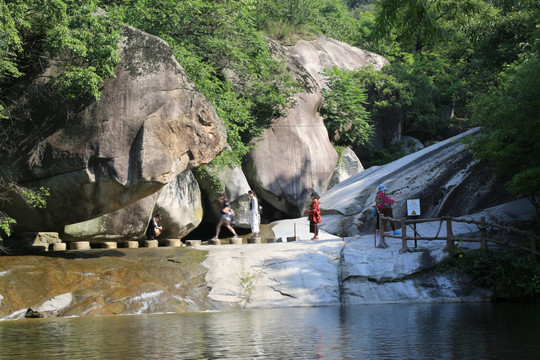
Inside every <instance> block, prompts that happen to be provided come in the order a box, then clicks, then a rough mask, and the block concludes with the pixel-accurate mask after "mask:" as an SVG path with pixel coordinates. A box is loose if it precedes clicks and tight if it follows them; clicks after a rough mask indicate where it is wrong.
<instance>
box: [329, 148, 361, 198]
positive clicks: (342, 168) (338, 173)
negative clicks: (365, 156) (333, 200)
mask: <svg viewBox="0 0 540 360" xmlns="http://www.w3.org/2000/svg"><path fill="white" fill-rule="evenodd" d="M362 171H364V166H362V162H360V159H358V156H356V154H355V153H354V151H352V150H351V149H350V148H345V149H343V151H342V152H341V154H340V155H339V159H338V162H337V164H336V168H335V169H334V173H333V174H332V177H331V178H330V182H329V184H328V188H331V187H332V186H334V185H337V184H339V183H340V182H342V181H345V180H347V179H348V178H350V177H351V176H353V175H356V174H358V173H359V172H362Z"/></svg>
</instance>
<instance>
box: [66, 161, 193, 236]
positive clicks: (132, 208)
mask: <svg viewBox="0 0 540 360" xmlns="http://www.w3.org/2000/svg"><path fill="white" fill-rule="evenodd" d="M155 213H160V214H161V215H162V216H163V219H162V220H161V222H160V225H161V226H163V233H162V235H161V236H160V239H166V238H182V237H184V236H185V235H187V234H188V233H189V232H191V231H192V230H193V229H195V228H196V227H197V226H198V225H199V223H200V222H201V219H202V215H203V210H202V201H201V191H200V189H199V185H198V183H197V181H196V180H195V177H194V176H193V174H192V172H191V171H190V170H186V171H184V172H183V173H181V174H180V175H178V176H177V177H176V178H175V179H173V180H172V181H171V182H169V183H168V184H167V185H165V186H164V187H163V188H161V189H160V190H159V191H158V192H156V193H154V194H152V195H150V196H147V197H145V198H143V199H141V200H138V201H136V202H134V203H132V204H130V205H128V206H126V207H124V208H122V209H120V210H116V211H113V212H111V213H108V214H105V215H102V216H100V217H97V218H95V219H92V220H87V221H83V222H80V223H75V224H70V225H66V226H65V231H64V235H63V240H64V241H80V240H92V241H93V242H100V241H102V242H106V241H111V240H113V241H115V240H141V239H145V238H146V237H145V236H146V235H145V232H146V228H147V226H148V223H149V222H150V219H151V218H152V217H153V215H154V214H155Z"/></svg>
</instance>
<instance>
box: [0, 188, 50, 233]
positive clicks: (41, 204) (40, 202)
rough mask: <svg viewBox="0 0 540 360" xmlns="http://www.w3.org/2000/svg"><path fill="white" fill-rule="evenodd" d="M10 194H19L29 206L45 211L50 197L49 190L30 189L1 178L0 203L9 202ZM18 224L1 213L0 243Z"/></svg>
mask: <svg viewBox="0 0 540 360" xmlns="http://www.w3.org/2000/svg"><path fill="white" fill-rule="evenodd" d="M8 192H12V193H15V194H18V195H19V196H21V197H22V198H23V200H24V201H25V202H26V203H27V204H28V205H29V206H31V207H34V208H38V209H44V208H45V207H46V206H47V202H46V200H45V198H46V197H48V196H50V191H49V189H48V188H45V187H43V186H42V187H40V188H39V189H30V188H25V187H22V186H19V185H17V184H14V183H6V182H4V181H3V180H2V179H1V178H0V201H9V198H8V197H7V193H8ZM16 223H17V221H16V220H15V219H13V218H12V217H10V216H9V215H8V214H6V213H3V212H1V211H0V242H1V241H2V238H3V236H10V235H11V227H12V226H13V225H14V224H16Z"/></svg>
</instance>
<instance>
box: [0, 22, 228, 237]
mask: <svg viewBox="0 0 540 360" xmlns="http://www.w3.org/2000/svg"><path fill="white" fill-rule="evenodd" d="M123 35H124V36H123V38H122V41H121V43H120V58H121V61H120V63H119V64H118V66H117V67H116V68H115V72H116V77H115V78H112V79H108V80H106V81H105V83H104V84H103V88H102V89H101V90H102V94H101V98H100V100H98V101H91V102H89V103H85V104H80V109H79V108H78V110H79V111H78V112H75V113H71V114H67V113H66V114H64V113H62V111H61V110H60V109H58V107H56V106H55V104H53V103H48V102H46V101H44V100H43V99H41V101H42V102H39V101H37V100H35V99H33V98H32V97H31V95H32V94H28V95H27V96H28V104H27V105H26V106H27V107H29V109H28V112H29V113H32V114H33V116H34V118H33V119H32V124H39V125H40V126H41V127H40V128H38V130H39V135H40V139H39V141H34V139H33V138H32V137H31V136H30V134H25V135H28V138H25V139H23V140H21V142H20V146H21V148H20V149H18V151H17V152H16V153H15V155H14V157H13V158H11V157H10V158H7V157H6V158H2V159H0V165H2V166H5V167H6V168H7V167H9V170H10V173H11V174H12V176H13V178H14V180H15V181H17V182H19V183H24V184H25V185H26V186H29V187H40V186H45V187H47V188H49V189H50V192H51V196H50V197H48V198H46V201H47V207H46V208H45V209H34V208H31V207H28V206H27V205H26V204H25V203H23V201H22V200H21V199H20V198H19V197H18V196H17V195H16V194H12V199H13V201H12V202H11V203H7V202H6V203H4V204H0V206H1V207H0V210H2V211H4V212H6V213H9V214H10V215H12V216H13V217H15V218H17V224H16V229H17V231H56V232H60V233H61V232H62V230H63V227H64V225H68V224H73V223H78V222H83V221H88V220H91V219H94V218H96V217H99V216H101V215H104V214H107V213H110V212H113V211H115V210H118V209H121V208H123V207H125V206H127V205H129V204H132V203H134V202H136V201H137V200H140V199H142V198H145V197H147V196H150V195H152V194H153V193H155V192H157V191H158V190H159V189H161V188H162V187H163V186H165V185H166V184H167V183H169V182H170V181H172V180H173V179H174V178H175V177H176V176H177V175H179V174H180V173H182V172H184V171H185V170H189V169H192V168H195V167H197V166H199V165H201V164H205V163H208V162H210V161H211V160H212V159H213V158H214V157H215V156H216V155H217V154H219V152H221V150H222V149H223V148H224V147H225V144H226V130H225V126H224V124H223V123H222V121H221V120H220V119H219V118H218V116H217V114H216V111H215V109H214V107H213V106H212V105H211V103H210V102H209V101H208V100H207V99H206V98H205V97H204V96H203V95H202V94H201V93H200V92H199V91H198V90H197V89H196V87H195V85H194V84H193V83H192V82H191V81H190V80H189V79H188V77H187V74H186V73H185V71H184V69H183V68H182V67H181V66H180V65H179V64H178V62H177V61H176V60H175V58H174V56H173V53H172V50H171V49H170V47H169V46H168V44H167V43H166V42H165V41H163V40H162V39H159V38H157V37H155V36H152V35H149V34H147V33H144V32H142V31H139V30H136V29H134V28H130V27H125V28H124V34H123ZM47 71H49V72H51V71H50V69H49V70H47ZM46 75H51V74H49V73H47V74H46ZM44 78H46V77H44ZM29 92H31V91H29ZM34 93H36V94H40V93H41V92H40V91H39V87H37V88H36V89H35V90H34ZM22 99H25V98H24V97H23V98H22ZM21 101H22V100H21ZM38 105H39V106H41V108H35V109H34V108H32V106H36V107H37V106H38ZM21 108H24V106H22V105H21ZM8 110H10V109H8ZM68 117H69V119H68ZM34 126H35V125H34ZM34 130H35V129H34ZM34 136H35V135H34ZM147 219H148V214H146V215H145V216H144V219H139V220H140V222H145V221H146V220H147Z"/></svg>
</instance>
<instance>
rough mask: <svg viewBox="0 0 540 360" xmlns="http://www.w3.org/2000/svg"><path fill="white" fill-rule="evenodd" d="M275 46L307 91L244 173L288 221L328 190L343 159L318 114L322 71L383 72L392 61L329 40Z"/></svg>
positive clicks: (260, 146)
mask: <svg viewBox="0 0 540 360" xmlns="http://www.w3.org/2000/svg"><path fill="white" fill-rule="evenodd" d="M271 45H272V49H273V52H274V53H275V54H276V55H277V56H283V57H285V59H286V62H287V67H288V69H289V71H291V73H292V74H293V76H294V77H295V79H297V80H298V81H299V82H300V83H301V84H302V86H303V88H304V91H302V92H300V93H299V94H298V95H297V97H296V98H295V99H294V105H293V106H292V108H290V109H288V111H287V113H286V114H285V115H284V116H283V117H280V118H279V119H277V120H276V121H275V122H274V124H273V125H272V126H271V128H269V129H267V130H265V132H264V135H263V137H262V139H261V140H260V141H259V142H257V150H254V151H252V152H251V153H250V155H249V161H248V164H247V166H246V167H245V169H244V170H245V172H246V176H247V178H248V180H249V182H250V184H252V186H253V187H254V188H255V190H256V192H257V193H258V194H259V196H260V197H261V198H263V199H264V200H265V201H266V202H267V203H269V204H270V205H272V206H273V207H274V208H276V209H277V210H279V211H281V212H282V213H283V214H285V216H289V217H297V216H300V215H301V214H302V210H303V208H304V207H305V205H306V202H307V201H308V200H309V194H310V193H311V192H312V191H315V192H317V193H319V194H321V193H323V192H324V191H326V190H327V188H328V183H329V180H330V177H331V176H332V173H333V171H334V168H335V166H336V163H337V160H338V156H337V153H336V151H335V150H334V148H333V147H332V144H331V143H330V140H329V138H328V132H327V130H326V127H325V126H324V123H323V119H322V117H321V116H320V115H319V113H318V108H319V106H320V104H321V102H322V100H323V98H322V95H321V88H322V87H323V86H324V79H322V77H321V75H320V72H321V71H322V70H323V69H324V68H331V67H333V66H338V67H340V68H345V69H358V68H360V67H361V66H364V65H368V64H371V65H374V66H375V67H376V68H380V67H381V66H382V65H383V64H385V63H387V61H386V60H385V59H384V58H383V57H381V56H379V55H376V54H373V53H370V52H367V51H364V50H361V49H358V48H355V47H352V46H350V45H347V44H345V43H341V42H339V41H336V40H333V39H330V38H326V37H320V38H319V39H317V40H315V41H303V40H302V41H299V42H298V43H297V44H296V45H295V46H292V47H282V46H280V45H278V44H276V43H273V42H271Z"/></svg>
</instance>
